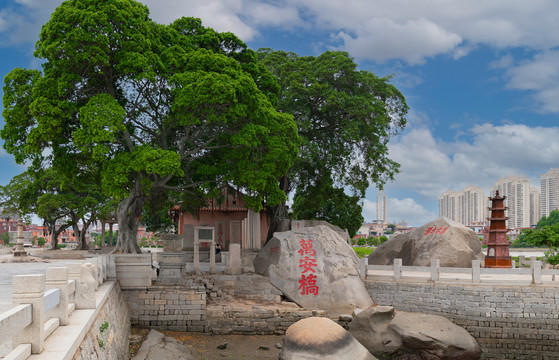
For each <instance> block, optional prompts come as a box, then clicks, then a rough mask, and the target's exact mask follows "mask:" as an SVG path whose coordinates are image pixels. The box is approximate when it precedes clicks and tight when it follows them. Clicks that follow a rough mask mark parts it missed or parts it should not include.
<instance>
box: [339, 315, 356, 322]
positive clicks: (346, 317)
mask: <svg viewBox="0 0 559 360" xmlns="http://www.w3.org/2000/svg"><path fill="white" fill-rule="evenodd" d="M338 320H340V321H345V322H351V320H353V317H352V316H351V315H347V314H342V315H340V317H339V318H338Z"/></svg>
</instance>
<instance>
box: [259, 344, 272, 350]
mask: <svg viewBox="0 0 559 360" xmlns="http://www.w3.org/2000/svg"><path fill="white" fill-rule="evenodd" d="M258 350H270V348H269V347H268V346H264V345H260V346H259V347H258Z"/></svg>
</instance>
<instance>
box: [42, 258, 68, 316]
mask: <svg viewBox="0 0 559 360" xmlns="http://www.w3.org/2000/svg"><path fill="white" fill-rule="evenodd" d="M68 287H69V286H68V268H66V267H50V268H47V278H46V290H50V289H59V290H60V303H59V304H58V305H57V306H56V307H55V308H54V309H52V310H51V311H52V316H53V317H57V318H59V319H60V325H66V324H68V315H69V314H68V302H69V291H68Z"/></svg>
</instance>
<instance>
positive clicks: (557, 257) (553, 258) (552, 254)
mask: <svg viewBox="0 0 559 360" xmlns="http://www.w3.org/2000/svg"><path fill="white" fill-rule="evenodd" d="M544 254H545V262H546V263H548V264H550V265H557V264H559V253H558V252H557V248H556V247H553V248H551V249H550V250H547V251H546V252H545V253H544Z"/></svg>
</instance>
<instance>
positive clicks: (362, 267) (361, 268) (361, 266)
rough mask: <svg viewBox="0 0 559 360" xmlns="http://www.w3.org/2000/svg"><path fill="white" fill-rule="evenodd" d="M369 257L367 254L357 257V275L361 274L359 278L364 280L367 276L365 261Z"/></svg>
mask: <svg viewBox="0 0 559 360" xmlns="http://www.w3.org/2000/svg"><path fill="white" fill-rule="evenodd" d="M368 260H369V258H368V257H367V256H363V257H362V258H361V259H359V275H361V279H363V280H365V279H366V278H367V262H368Z"/></svg>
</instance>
